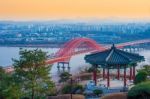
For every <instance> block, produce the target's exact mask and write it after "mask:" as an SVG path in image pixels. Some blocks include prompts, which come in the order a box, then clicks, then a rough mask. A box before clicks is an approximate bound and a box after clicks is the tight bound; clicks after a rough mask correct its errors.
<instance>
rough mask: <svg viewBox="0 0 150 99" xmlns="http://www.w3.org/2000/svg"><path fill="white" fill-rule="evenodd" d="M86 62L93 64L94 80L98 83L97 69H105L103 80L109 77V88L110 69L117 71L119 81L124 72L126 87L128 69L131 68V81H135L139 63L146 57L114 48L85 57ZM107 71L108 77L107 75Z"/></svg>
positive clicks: (108, 79) (108, 80) (108, 85)
mask: <svg viewBox="0 0 150 99" xmlns="http://www.w3.org/2000/svg"><path fill="white" fill-rule="evenodd" d="M85 61H86V62H88V63H90V64H92V66H93V67H94V68H95V69H94V71H93V80H94V81H95V84H96V83H97V77H96V76H97V73H96V71H97V68H98V67H100V68H103V78H105V77H107V87H110V69H116V70H117V74H116V75H117V79H118V80H119V79H120V70H121V69H123V70H124V74H123V79H124V87H126V78H127V75H126V69H127V68H130V73H129V76H130V77H129V79H130V80H131V79H132V80H134V79H135V67H136V64H137V63H138V62H141V61H144V57H143V56H140V55H138V54H134V53H129V52H125V51H122V50H120V49H117V48H116V47H115V46H114V44H113V46H112V47H111V48H110V49H108V50H105V51H102V52H96V53H92V54H89V55H86V56H85ZM105 70H107V75H106V74H105Z"/></svg>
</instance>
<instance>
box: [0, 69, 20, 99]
mask: <svg viewBox="0 0 150 99" xmlns="http://www.w3.org/2000/svg"><path fill="white" fill-rule="evenodd" d="M21 95H22V93H21V91H20V86H19V84H18V82H17V80H16V79H15V77H14V75H13V74H8V73H6V72H5V70H4V69H3V68H2V67H0V99H19V98H20V97H21Z"/></svg>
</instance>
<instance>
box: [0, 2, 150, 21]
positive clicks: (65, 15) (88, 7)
mask: <svg viewBox="0 0 150 99" xmlns="http://www.w3.org/2000/svg"><path fill="white" fill-rule="evenodd" d="M86 18H131V19H150V0H0V20H51V19H86Z"/></svg>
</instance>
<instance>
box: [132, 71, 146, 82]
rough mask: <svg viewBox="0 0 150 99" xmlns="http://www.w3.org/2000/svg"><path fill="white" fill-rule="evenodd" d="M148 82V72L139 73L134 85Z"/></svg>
mask: <svg viewBox="0 0 150 99" xmlns="http://www.w3.org/2000/svg"><path fill="white" fill-rule="evenodd" d="M146 80H147V72H145V71H139V72H138V73H137V75H136V77H135V80H134V84H138V83H141V82H144V81H146Z"/></svg>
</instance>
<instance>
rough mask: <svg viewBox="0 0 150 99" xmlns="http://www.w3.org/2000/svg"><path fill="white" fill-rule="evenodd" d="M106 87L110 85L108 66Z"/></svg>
mask: <svg viewBox="0 0 150 99" xmlns="http://www.w3.org/2000/svg"><path fill="white" fill-rule="evenodd" d="M107 87H110V79H109V68H108V69H107Z"/></svg>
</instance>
